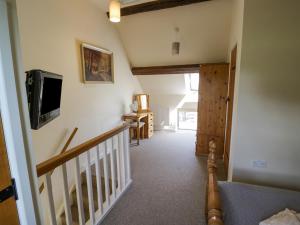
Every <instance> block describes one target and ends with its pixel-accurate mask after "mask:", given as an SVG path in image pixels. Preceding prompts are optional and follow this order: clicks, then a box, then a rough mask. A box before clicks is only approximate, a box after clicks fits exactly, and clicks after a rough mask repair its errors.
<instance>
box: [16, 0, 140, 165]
mask: <svg viewBox="0 0 300 225" xmlns="http://www.w3.org/2000/svg"><path fill="white" fill-rule="evenodd" d="M17 6H18V16H19V26H20V35H21V47H22V50H23V59H24V67H25V70H30V69H43V70H47V71H51V72H54V73H58V74H62V75H63V76H64V81H63V90H62V102H61V116H60V117H59V118H57V119H55V120H54V121H52V122H50V123H49V124H47V125H46V126H45V127H43V128H41V129H40V130H38V131H32V136H33V143H34V148H35V152H36V158H37V161H38V162H41V161H43V160H45V159H48V158H49V157H50V156H52V155H53V154H54V153H56V151H57V150H58V149H57V148H58V146H59V145H61V143H62V142H63V141H64V138H65V136H66V134H67V133H70V131H71V130H72V129H73V128H74V127H76V126H77V127H78V128H79V131H78V133H77V134H76V136H75V139H74V141H73V144H72V145H75V144H78V143H81V142H83V141H85V140H87V139H89V138H92V137H94V136H96V135H98V134H100V133H102V132H104V131H105V130H108V129H111V128H113V127H114V126H115V125H116V124H118V123H119V122H120V121H121V115H122V114H123V113H125V112H128V111H129V104H130V103H131V100H132V95H133V94H134V93H135V92H142V90H141V87H140V85H139V82H138V81H137V79H136V78H135V77H133V76H132V73H131V71H130V66H129V63H128V60H127V57H126V54H125V52H124V49H123V46H122V43H121V41H120V38H119V35H118V32H117V31H116V29H115V27H114V26H113V25H112V23H110V22H109V21H108V19H107V16H106V14H105V12H104V11H101V10H100V9H98V8H97V7H95V6H94V5H93V4H91V3H89V2H87V1H85V0H73V1H72V2H70V1H68V0H51V1H38V0H27V1H18V5H17ZM80 41H84V42H87V43H90V44H94V45H96V46H100V47H103V48H106V49H109V50H111V51H112V52H113V53H114V70H115V83H114V84H94V85H92V84H89V85H87V84H83V83H82V82H81V61H80V48H79V46H80V45H79V44H80ZM24 76H25V75H24Z"/></svg>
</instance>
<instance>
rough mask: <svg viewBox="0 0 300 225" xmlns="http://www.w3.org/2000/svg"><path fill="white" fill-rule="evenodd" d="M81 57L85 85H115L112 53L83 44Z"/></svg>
mask: <svg viewBox="0 0 300 225" xmlns="http://www.w3.org/2000/svg"><path fill="white" fill-rule="evenodd" d="M81 55H82V66H83V81H84V83H114V71H113V67H114V66H113V53H112V52H111V51H108V50H105V49H102V48H99V47H96V46H93V45H89V44H86V43H82V44H81Z"/></svg>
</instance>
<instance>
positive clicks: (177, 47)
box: [172, 27, 180, 55]
mask: <svg viewBox="0 0 300 225" xmlns="http://www.w3.org/2000/svg"><path fill="white" fill-rule="evenodd" d="M174 31H175V41H174V42H173V43H172V55H179V51H180V42H179V28H178V27H175V29H174Z"/></svg>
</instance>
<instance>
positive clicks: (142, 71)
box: [131, 64, 200, 75]
mask: <svg viewBox="0 0 300 225" xmlns="http://www.w3.org/2000/svg"><path fill="white" fill-rule="evenodd" d="M199 69H200V64H191V65H173V66H150V67H133V68H132V69H131V71H132V74H133V75H160V74H183V73H199Z"/></svg>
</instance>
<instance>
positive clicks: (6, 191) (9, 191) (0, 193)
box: [0, 179, 18, 203]
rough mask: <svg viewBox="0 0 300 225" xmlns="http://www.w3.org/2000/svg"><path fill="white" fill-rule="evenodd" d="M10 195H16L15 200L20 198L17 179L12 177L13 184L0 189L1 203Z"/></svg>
mask: <svg viewBox="0 0 300 225" xmlns="http://www.w3.org/2000/svg"><path fill="white" fill-rule="evenodd" d="M10 197H14V199H15V200H18V193H17V187H16V182H15V179H11V185H10V186H8V187H7V188H4V189H3V190H1V191H0V203H1V202H4V201H5V200H7V199H9V198H10Z"/></svg>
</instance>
